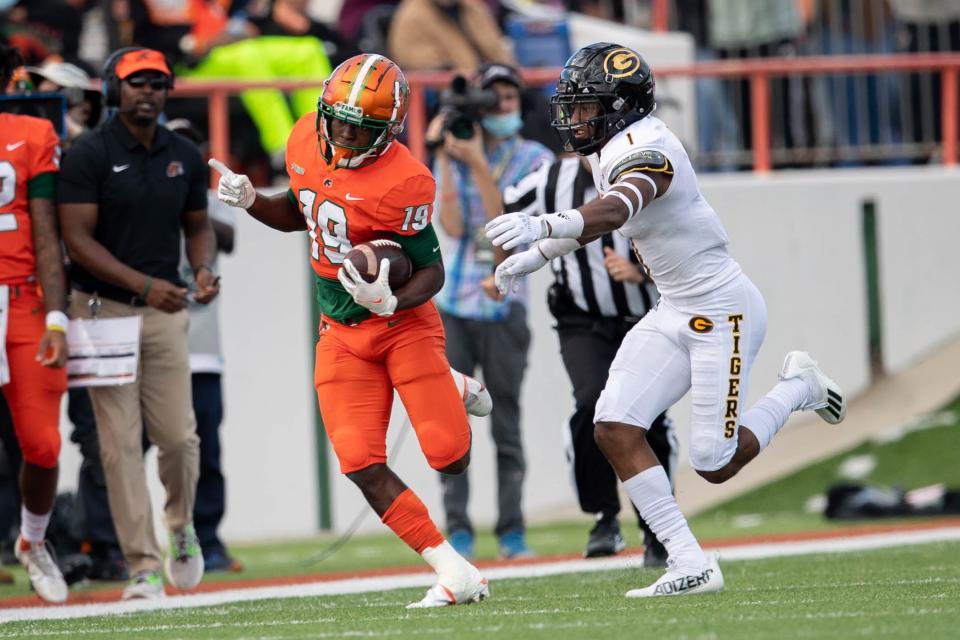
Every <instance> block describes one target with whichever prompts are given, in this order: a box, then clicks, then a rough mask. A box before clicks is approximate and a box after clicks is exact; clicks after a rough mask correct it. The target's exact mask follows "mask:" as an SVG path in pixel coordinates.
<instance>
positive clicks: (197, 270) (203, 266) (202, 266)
mask: <svg viewBox="0 0 960 640" xmlns="http://www.w3.org/2000/svg"><path fill="white" fill-rule="evenodd" d="M204 269H206V270H207V271H209V272H210V273H213V269H212V268H211V267H210V265H208V264H198V265H197V266H195V267H194V268H193V277H194V278H196V277H197V274H198V273H200V272H201V271H203V270H204Z"/></svg>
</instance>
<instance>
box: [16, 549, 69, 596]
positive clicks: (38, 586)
mask: <svg viewBox="0 0 960 640" xmlns="http://www.w3.org/2000/svg"><path fill="white" fill-rule="evenodd" d="M13 553H14V555H16V556H17V560H19V561H20V564H22V565H23V568H24V569H26V570H27V575H28V576H30V584H31V585H33V590H34V591H36V592H37V595H38V596H40V597H41V598H43V599H44V600H46V601H47V602H57V603H60V602H65V601H66V599H67V583H66V581H65V580H64V579H63V574H62V573H60V569H59V567H57V563H56V562H55V561H54V560H53V556H51V555H50V550H49V549H48V548H47V543H46V541H45V540H41V541H40V542H29V541H28V540H25V539H24V538H22V537H19V536H18V537H17V541H16V543H14V547H13Z"/></svg>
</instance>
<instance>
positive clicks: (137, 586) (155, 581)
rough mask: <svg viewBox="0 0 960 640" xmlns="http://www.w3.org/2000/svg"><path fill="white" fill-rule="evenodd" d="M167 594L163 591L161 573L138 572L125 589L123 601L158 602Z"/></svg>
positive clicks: (122, 596)
mask: <svg viewBox="0 0 960 640" xmlns="http://www.w3.org/2000/svg"><path fill="white" fill-rule="evenodd" d="M166 595H167V594H166V593H164V591H163V578H161V577H160V572H159V571H138V572H136V573H135V574H133V577H132V578H130V582H129V583H127V586H126V587H124V588H123V595H121V596H120V598H121V599H122V600H156V599H157V598H163V597H164V596H166Z"/></svg>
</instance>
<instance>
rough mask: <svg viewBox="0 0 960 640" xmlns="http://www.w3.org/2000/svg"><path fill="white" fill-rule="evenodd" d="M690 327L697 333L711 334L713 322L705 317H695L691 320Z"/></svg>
mask: <svg viewBox="0 0 960 640" xmlns="http://www.w3.org/2000/svg"><path fill="white" fill-rule="evenodd" d="M689 326H690V328H691V329H692V330H693V331H695V332H697V333H710V332H711V331H713V320H711V319H710V318H704V317H703V316H694V317H692V318H690V322H689Z"/></svg>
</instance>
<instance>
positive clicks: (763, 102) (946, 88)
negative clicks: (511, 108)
mask: <svg viewBox="0 0 960 640" xmlns="http://www.w3.org/2000/svg"><path fill="white" fill-rule="evenodd" d="M918 71H926V72H937V73H939V74H940V83H941V100H940V111H941V121H942V141H941V142H942V145H943V163H944V164H945V165H951V166H952V165H955V164H957V133H958V106H960V102H958V96H957V90H958V86H957V85H958V82H957V78H958V73H960V54H955V53H950V54H939V53H931V54H893V55H857V56H822V57H821V56H817V57H800V58H789V59H787V58H782V59H775V58H774V59H771V58H764V59H748V60H726V61H716V62H702V63H698V64H695V65H689V66H676V67H658V68H657V69H655V73H656V75H657V77H658V78H669V77H691V78H695V77H718V78H749V80H750V91H751V100H750V108H751V115H752V117H751V127H752V128H751V133H752V140H753V169H754V171H760V172H765V171H770V170H771V168H772V162H771V135H770V80H771V78H774V77H782V76H791V75H821V74H843V75H851V74H862V73H878V72H918ZM558 74H559V69H558V68H539V69H525V70H524V71H523V75H524V78H525V80H526V81H527V82H528V83H529V84H530V85H534V86H536V85H544V84H552V83H553V82H555V81H556V78H557V75H558ZM450 77H451V76H450V74H449V73H446V72H413V73H408V74H407V80H408V81H409V82H410V85H411V89H412V90H411V94H410V95H411V102H410V110H409V112H408V115H407V131H408V139H409V145H410V148H411V150H412V151H413V153H414V155H416V156H417V157H418V158H421V159H422V158H425V157H426V149H425V147H424V132H425V131H426V125H427V122H426V104H425V98H424V91H423V89H426V88H442V87H445V86H447V85H448V84H449V82H450ZM316 85H317V83H316V81H313V82H310V81H280V82H277V81H272V82H237V81H218V82H193V81H190V80H179V81H178V82H177V88H176V91H175V92H174V96H200V97H206V98H207V99H208V103H209V104H208V110H209V117H210V149H211V153H212V154H213V155H214V156H216V157H219V158H225V157H226V156H227V155H228V153H229V137H230V136H229V124H228V121H227V96H229V95H231V94H236V93H239V92H240V91H242V90H244V89H254V88H275V89H281V90H285V91H288V90H292V89H298V88H304V87H311V86H316Z"/></svg>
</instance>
